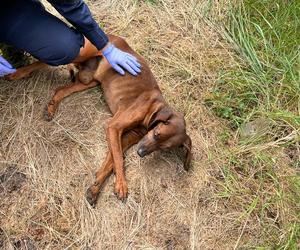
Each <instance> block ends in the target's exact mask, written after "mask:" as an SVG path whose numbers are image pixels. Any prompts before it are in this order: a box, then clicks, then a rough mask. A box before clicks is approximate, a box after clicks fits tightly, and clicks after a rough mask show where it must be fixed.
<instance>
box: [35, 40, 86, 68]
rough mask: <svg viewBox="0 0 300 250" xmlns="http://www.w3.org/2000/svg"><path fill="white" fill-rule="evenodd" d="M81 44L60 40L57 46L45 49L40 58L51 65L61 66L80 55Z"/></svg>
mask: <svg viewBox="0 0 300 250" xmlns="http://www.w3.org/2000/svg"><path fill="white" fill-rule="evenodd" d="M80 48H81V45H80V44H79V43H76V42H72V43H70V42H66V41H59V42H58V43H56V46H51V47H49V48H47V49H45V51H44V53H43V54H42V55H40V56H37V57H39V59H40V60H41V61H43V62H45V63H47V64H49V65H52V66H59V65H65V64H69V63H71V62H73V61H74V59H75V58H76V57H77V56H78V55H79V52H80Z"/></svg>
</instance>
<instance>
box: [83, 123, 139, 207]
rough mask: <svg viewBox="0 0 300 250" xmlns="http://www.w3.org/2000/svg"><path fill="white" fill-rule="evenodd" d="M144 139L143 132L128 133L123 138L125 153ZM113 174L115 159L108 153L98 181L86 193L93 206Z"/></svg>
mask: <svg viewBox="0 0 300 250" xmlns="http://www.w3.org/2000/svg"><path fill="white" fill-rule="evenodd" d="M142 137H143V133H142V132H141V130H138V129H136V130H131V131H129V132H126V133H125V134H124V135H123V136H122V147H123V152H125V151H126V150H127V149H129V148H130V147H131V146H132V145H134V144H136V143H138V142H139V140H140V139H141V138H142ZM112 172H113V159H112V155H111V152H110V151H108V152H107V155H106V159H105V161H104V162H103V164H102V167H101V168H100V169H99V170H98V171H97V173H96V181H95V182H94V184H93V185H92V186H90V187H89V188H88V189H87V191H86V199H87V201H88V202H89V203H90V205H91V206H95V204H96V201H97V198H98V195H99V192H100V189H101V186H102V184H103V183H104V182H105V180H106V178H107V177H108V176H110V175H111V174H112Z"/></svg>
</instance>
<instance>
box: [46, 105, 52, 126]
mask: <svg viewBox="0 0 300 250" xmlns="http://www.w3.org/2000/svg"><path fill="white" fill-rule="evenodd" d="M53 117H54V115H53V114H51V113H50V112H49V111H48V106H46V108H45V110H44V119H45V120H46V121H47V122H50V121H52V119H53Z"/></svg>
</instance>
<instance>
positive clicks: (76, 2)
mask: <svg viewBox="0 0 300 250" xmlns="http://www.w3.org/2000/svg"><path fill="white" fill-rule="evenodd" d="M47 1H48V2H49V3H50V4H51V5H52V6H53V7H54V8H55V9H56V10H57V11H58V12H59V13H60V14H61V15H62V16H63V17H64V18H66V19H67V20H68V21H69V22H70V23H71V24H72V25H73V26H74V27H75V28H76V29H77V30H79V31H80V32H81V33H82V34H83V35H84V36H85V37H86V38H87V39H89V40H90V41H91V43H93V44H94V45H95V46H96V47H97V49H99V50H100V49H102V48H103V47H104V46H105V45H106V44H107V43H108V37H107V35H106V34H105V33H104V32H103V30H102V29H101V28H100V27H99V25H98V24H97V23H96V21H95V20H94V18H93V17H92V14H91V12H90V10H89V8H88V6H87V5H86V4H85V3H84V2H83V0H47Z"/></svg>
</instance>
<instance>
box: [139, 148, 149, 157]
mask: <svg viewBox="0 0 300 250" xmlns="http://www.w3.org/2000/svg"><path fill="white" fill-rule="evenodd" d="M137 153H138V155H139V156H140V157H141V158H143V157H144V156H145V155H146V154H147V152H146V150H145V149H143V148H139V149H138V151H137Z"/></svg>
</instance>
